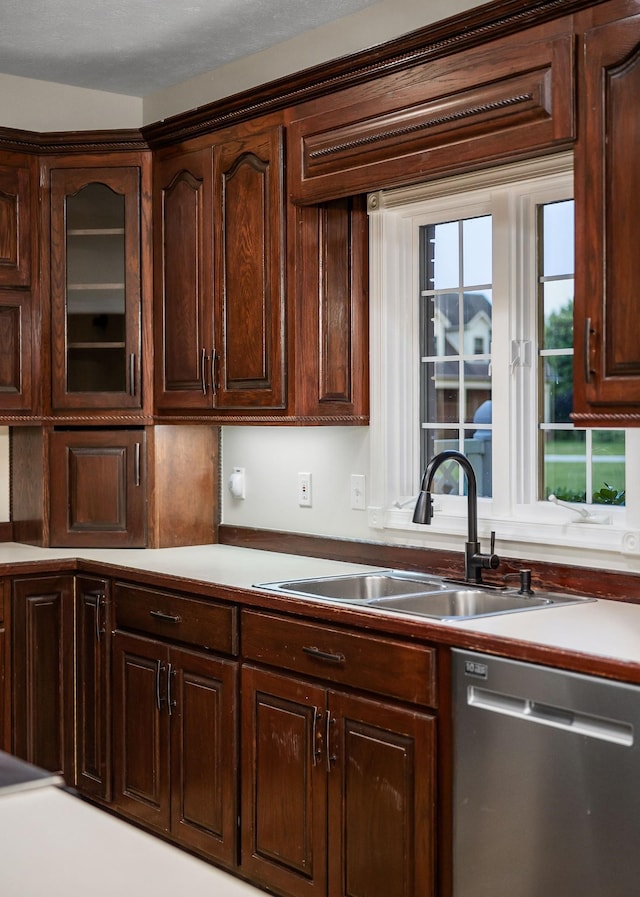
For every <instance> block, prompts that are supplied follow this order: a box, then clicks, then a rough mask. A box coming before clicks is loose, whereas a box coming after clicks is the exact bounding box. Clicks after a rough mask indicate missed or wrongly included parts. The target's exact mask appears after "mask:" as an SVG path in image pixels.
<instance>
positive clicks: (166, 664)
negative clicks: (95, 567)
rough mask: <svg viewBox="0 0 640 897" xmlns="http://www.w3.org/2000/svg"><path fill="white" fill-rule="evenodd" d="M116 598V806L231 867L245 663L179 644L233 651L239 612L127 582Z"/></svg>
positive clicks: (146, 824) (234, 858)
mask: <svg viewBox="0 0 640 897" xmlns="http://www.w3.org/2000/svg"><path fill="white" fill-rule="evenodd" d="M114 594H115V602H116V609H115V613H116V620H117V625H118V627H119V628H118V629H117V631H116V632H115V634H114V637H113V726H114V731H113V736H114V742H113V744H114V807H115V809H116V810H117V811H119V812H122V813H123V814H124V815H126V816H128V817H129V818H132V819H135V820H136V821H138V822H140V823H142V824H143V825H145V826H146V827H148V828H150V829H152V830H154V831H157V832H161V833H162V834H164V835H167V836H170V837H171V838H173V839H175V840H176V841H177V842H178V843H179V844H181V845H183V846H186V847H189V848H191V849H193V850H195V851H197V852H199V853H201V854H203V855H205V856H207V857H210V858H213V859H215V860H216V861H217V862H220V863H222V864H223V865H226V866H229V867H232V866H234V865H235V864H236V859H237V857H236V851H237V848H236V845H237V810H236V806H237V802H236V789H237V759H236V757H237V735H236V703H237V668H238V664H237V662H236V661H234V660H232V659H229V658H225V657H220V656H216V655H213V654H211V653H207V652H205V651H204V650H194V649H193V647H189V648H188V647H185V645H183V644H181V643H180V642H182V641H183V642H185V643H186V644H187V645H192V644H195V645H196V646H199V645H201V644H202V645H204V644H207V645H211V644H213V645H214V646H216V645H222V646H223V647H224V648H225V649H227V650H229V651H230V652H231V653H233V650H234V649H235V644H234V643H235V626H234V623H233V616H234V610H233V609H232V608H230V607H223V606H221V605H209V604H207V603H205V602H198V601H195V600H193V601H192V600H190V599H189V598H186V597H178V596H175V595H172V594H170V593H164V592H157V591H155V590H150V589H141V588H137V587H133V586H127V585H126V584H117V585H116V587H115V593H114ZM127 629H130V630H137V631H136V632H135V633H134V632H133V631H127ZM139 631H143V632H146V633H147V634H146V635H141V634H138V632H139ZM165 634H166V639H161V638H153V637H151V636H153V635H165Z"/></svg>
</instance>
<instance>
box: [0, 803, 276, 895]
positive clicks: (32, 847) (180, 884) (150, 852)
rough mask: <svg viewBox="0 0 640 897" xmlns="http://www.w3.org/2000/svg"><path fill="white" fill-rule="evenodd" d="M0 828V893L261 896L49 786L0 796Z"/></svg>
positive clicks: (248, 886)
mask: <svg viewBox="0 0 640 897" xmlns="http://www.w3.org/2000/svg"><path fill="white" fill-rule="evenodd" d="M0 833H1V836H0V870H2V871H1V872H0V891H1V892H2V897H73V895H78V897H80V895H82V897H85V895H91V897H115V895H117V897H143V895H153V897H176V894H184V895H189V897H260V895H262V897H264V891H261V890H258V888H254V887H253V886H252V885H249V884H246V883H245V882H243V881H240V880H239V879H237V878H234V877H233V876H232V875H230V874H229V873H227V872H224V871H222V870H220V869H216V868H215V866H211V865H209V864H208V863H205V862H204V861H203V860H199V859H196V858H195V857H192V856H190V855H189V854H187V853H185V852H184V851H182V850H179V849H178V848H177V847H173V846H172V845H170V844H166V843H165V842H164V841H162V840H160V839H159V838H156V837H155V836H154V835H149V834H147V833H146V832H142V831H140V830H139V829H137V828H135V827H134V826H133V825H130V824H129V823H127V822H124V821H123V820H120V819H116V818H115V817H113V816H111V815H109V814H108V813H105V812H104V811H103V810H99V809H97V808H96V807H92V806H90V805H89V804H87V803H85V802H84V801H83V800H81V799H80V798H78V797H75V796H73V795H72V794H68V793H67V792H66V791H63V790H62V789H61V788H58V787H56V786H54V785H48V786H44V787H40V788H33V789H31V790H28V791H20V792H14V793H11V794H6V795H0Z"/></svg>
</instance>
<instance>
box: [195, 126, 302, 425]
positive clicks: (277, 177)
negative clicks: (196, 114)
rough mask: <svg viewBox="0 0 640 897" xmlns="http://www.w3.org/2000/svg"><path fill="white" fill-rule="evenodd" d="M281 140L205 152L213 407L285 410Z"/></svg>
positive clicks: (255, 138) (265, 135) (277, 135)
mask: <svg viewBox="0 0 640 897" xmlns="http://www.w3.org/2000/svg"><path fill="white" fill-rule="evenodd" d="M283 136H284V135H283V129H282V128H281V127H279V126H276V127H272V128H269V129H268V130H266V131H264V132H262V133H249V134H246V135H245V134H239V135H238V136H233V135H231V134H228V135H226V137H225V138H224V140H223V141H222V142H220V143H216V145H215V147H214V151H213V178H214V180H213V184H214V186H213V196H214V205H213V216H214V306H215V337H216V348H215V349H214V351H216V352H217V354H216V356H215V357H214V358H213V359H212V363H213V368H214V375H213V376H214V390H215V393H216V397H215V403H216V406H217V407H218V408H224V409H228V410H236V409H243V408H256V407H258V408H261V409H263V410H264V409H282V408H284V407H285V406H286V380H285V369H284V366H285V344H284V333H285V287H284V260H285V256H284V247H285V242H284V241H285V233H284V230H285V228H284V223H285V222H284V217H285V216H284V147H283ZM218 356H219V357H218Z"/></svg>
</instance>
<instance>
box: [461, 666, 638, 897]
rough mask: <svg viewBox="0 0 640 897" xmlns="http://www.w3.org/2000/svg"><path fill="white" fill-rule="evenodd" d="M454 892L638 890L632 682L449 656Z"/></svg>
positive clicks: (584, 896)
mask: <svg viewBox="0 0 640 897" xmlns="http://www.w3.org/2000/svg"><path fill="white" fill-rule="evenodd" d="M453 687H454V693H453V697H454V706H453V713H454V720H453V724H454V758H453V759H454V770H453V779H454V797H453V800H454V808H453V864H454V868H453V895H454V897H633V895H635V894H640V752H639V748H638V737H639V732H640V687H637V686H632V685H625V684H621V683H616V682H612V681H607V680H604V679H598V678H595V677H591V676H583V675H578V674H574V673H567V672H563V671H560V670H554V669H550V668H547V667H540V666H535V665H534V664H529V663H520V662H516V661H510V660H504V659H502V658H497V657H491V656H489V655H484V654H477V653H474V652H469V651H459V650H454V651H453Z"/></svg>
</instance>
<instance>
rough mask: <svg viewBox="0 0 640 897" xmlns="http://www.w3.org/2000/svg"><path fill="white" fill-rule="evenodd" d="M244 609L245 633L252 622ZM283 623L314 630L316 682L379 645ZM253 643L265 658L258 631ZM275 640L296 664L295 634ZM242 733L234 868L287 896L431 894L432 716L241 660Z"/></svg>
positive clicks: (340, 673) (311, 647)
mask: <svg viewBox="0 0 640 897" xmlns="http://www.w3.org/2000/svg"><path fill="white" fill-rule="evenodd" d="M249 616H250V617H251V618H252V620H251V627H248V629H249V628H252V627H253V625H254V624H256V623H258V620H259V615H257V614H255V615H254V614H251V613H250V614H249ZM263 622H264V623H267V624H268V620H267V619H264V618H263ZM283 625H287V624H283ZM290 625H291V626H293V627H297V626H298V625H301V628H302V630H303V632H304V631H305V630H306V634H308V635H309V636H317V638H315V640H312V641H309V642H308V643H307V644H306V645H303V646H302V650H303V652H304V651H305V649H306V656H307V657H309V658H310V663H311V664H312V665H313V664H316V675H317V676H322V669H323V666H322V665H323V663H325V664H326V666H327V668H328V672H327V674H326V678H330V679H333V678H342V677H344V680H345V682H347V681H348V680H349V668H350V666H351V664H352V663H354V661H356V658H357V656H358V654H360V656H362V654H365V655H366V653H367V650H368V648H370V649H371V650H372V651H373V650H375V648H376V647H381V645H379V646H376V642H377V641H378V640H377V639H375V638H370V639H367V638H366V637H365V643H366V642H368V643H369V645H368V646H367V644H363V643H361V642H360V638H361V636H360V635H359V634H356V633H354V634H353V636H352V638H353V641H354V644H353V650H352V651H351V652H350V651H349V647H348V642H349V638H350V637H349V636H348V635H345V634H344V633H341V632H339V631H338V630H333V632H332V630H327V628H325V627H320V626H315V627H314V626H313V625H311V624H297V623H291V624H290ZM314 629H315V630H317V631H316V632H314ZM333 638H337V639H338V642H337V643H336V642H333V641H332V639H333ZM341 639H346V641H341ZM262 642H263V644H264V645H265V648H264V650H263V649H260V653H262V654H265V655H268V654H269V653H270V648H269V642H270V632H269V629H268V628H264V629H263V637H262ZM323 642H324V643H326V644H323ZM280 644H281V646H283V645H285V644H286V646H287V652H286V656H285V652H283V651H281V656H282V658H283V664H286V665H291V666H296V665H297V654H296V651H297V644H296V631H295V630H293V629H292V631H291V634H290V637H289V638H287V639H286V640H285V641H281V642H280ZM244 645H245V641H244V628H243V646H244ZM251 645H252V639H251V635H249V637H248V639H247V649H248V650H249V651H251ZM336 645H337V650H336ZM345 646H346V647H345ZM407 650H408V651H409V650H411V649H410V648H409V646H407ZM427 650H428V649H425V651H427ZM377 656H378V666H379V667H380V666H383V667H384V668H385V669H387V670H389V671H393V665H390V666H388V667H387V664H386V661H385V664H384V665H381V664H380V657H382V656H384V655H383V654H381V653H378V655H377ZM305 663H306V662H305V661H304V660H303V661H302V665H304V664H305ZM356 675H357V673H356ZM388 675H389V677H390V678H391V677H394V678H395V676H396V672H395V671H393V673H391V672H390V673H389V674H388ZM241 731H242V748H243V754H242V758H243V759H242V770H241V792H242V862H241V868H242V872H243V874H244V875H246V876H247V877H249V878H250V879H251V880H252V881H254V882H256V883H257V884H259V885H261V886H263V887H265V888H268V889H273V890H275V891H277V892H278V893H282V894H289V895H292V897H298V895H304V894H319V895H325V894H328V895H329V897H346V895H363V897H365V895H366V897H432V895H434V894H435V868H434V867H435V860H434V856H435V755H436V752H435V746H436V721H435V717H434V716H433V715H432V714H430V713H428V712H425V711H424V710H422V709H418V708H415V709H414V708H409V707H405V706H400V705H399V704H396V703H393V702H392V701H389V700H384V699H382V700H381V699H378V698H376V697H373V696H372V697H371V698H368V697H362V696H359V695H356V694H355V693H353V692H351V691H348V690H345V689H338V688H334V687H333V686H332V685H331V686H330V685H328V684H323V683H322V682H316V681H312V680H310V679H306V678H301V677H298V676H295V675H291V674H290V673H287V672H282V671H272V670H268V669H263V668H261V667H258V666H254V665H249V664H248V665H246V666H244V667H243V671H242V729H241Z"/></svg>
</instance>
